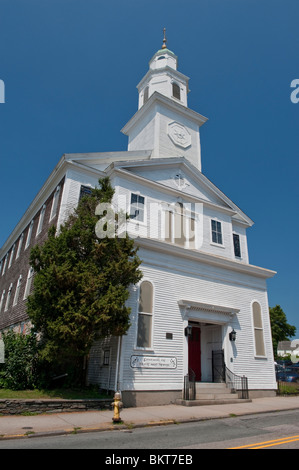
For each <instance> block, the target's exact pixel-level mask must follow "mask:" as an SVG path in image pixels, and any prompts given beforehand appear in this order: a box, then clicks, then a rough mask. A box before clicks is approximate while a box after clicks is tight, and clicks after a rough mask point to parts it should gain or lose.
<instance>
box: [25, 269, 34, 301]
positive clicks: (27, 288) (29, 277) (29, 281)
mask: <svg viewBox="0 0 299 470" xmlns="http://www.w3.org/2000/svg"><path fill="white" fill-rule="evenodd" d="M33 274H34V270H33V268H32V267H30V268H29V271H28V275H27V281H26V286H25V292H24V300H26V299H27V297H28V295H29V294H30V289H31V284H32V279H33Z"/></svg>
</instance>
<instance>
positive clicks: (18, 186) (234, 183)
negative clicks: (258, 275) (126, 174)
mask: <svg viewBox="0 0 299 470" xmlns="http://www.w3.org/2000/svg"><path fill="white" fill-rule="evenodd" d="M298 17H299V2H298V0H285V1H284V2H283V1H281V0H184V2H182V1H178V0H151V1H145V0H125V1H124V0H109V1H102V0H26V1H25V0H0V79H1V80H3V81H4V83H5V103H4V104H0V176H1V185H0V201H1V204H0V213H1V230H0V246H1V245H2V244H3V243H4V242H5V240H6V238H7V237H8V236H9V234H10V232H11V230H12V229H13V228H14V227H15V225H16V224H17V222H18V221H19V219H20V217H21V216H22V215H23V214H24V212H25V211H26V209H27V207H28V205H29V204H30V202H31V201H32V199H33V198H34V196H35V195H36V193H37V192H38V190H39V189H40V188H41V186H42V185H43V183H44V182H45V180H46V178H47V177H48V175H49V173H50V172H51V171H52V170H53V168H54V167H55V165H56V164H57V162H58V160H59V159H60V157H61V156H62V155H63V154H64V153H72V152H74V153H76V152H97V151H99V152H103V151H114V150H115V151H117V150H126V148H127V137H126V136H124V135H123V134H121V132H120V129H121V128H122V127H123V126H124V124H126V122H127V121H128V120H129V119H130V118H131V117H132V115H133V114H134V113H135V112H136V110H137V98H138V96H137V89H136V85H137V83H138V82H139V81H140V79H141V78H142V77H143V75H144V74H145V73H146V72H147V70H148V62H149V60H150V59H151V57H152V56H153V55H154V53H155V52H156V51H157V50H158V49H160V47H161V45H162V39H163V34H162V30H163V28H164V27H166V29H167V38H168V47H169V49H171V50H172V51H173V52H175V54H177V55H178V58H179V70H180V71H181V72H182V73H184V74H186V75H187V76H189V77H190V89H191V92H190V94H189V97H188V105H189V107H190V108H192V109H194V110H195V111H197V112H199V113H200V114H203V115H204V116H206V117H208V118H209V121H208V122H207V123H206V124H205V125H204V126H203V127H202V130H201V142H202V163H203V168H202V170H203V173H204V174H205V175H206V176H207V177H208V178H209V179H210V180H211V181H212V182H213V183H214V184H216V185H217V186H218V187H219V188H220V189H221V190H222V191H223V192H224V193H225V194H226V195H227V196H228V197H230V198H231V199H232V200H233V201H234V202H235V203H236V204H237V205H238V206H239V207H240V208H241V209H242V210H243V211H244V212H245V213H246V214H247V215H248V216H249V217H250V218H252V219H253V220H254V222H255V225H254V226H253V227H252V228H251V229H249V230H248V245H249V255H250V262H251V263H252V264H256V265H258V266H262V267H265V268H269V269H273V270H275V271H277V273H278V274H277V275H276V276H275V278H273V279H271V280H269V282H268V293H269V304H270V306H274V305H276V304H280V305H281V307H282V308H283V310H284V311H285V313H286V315H287V319H288V322H289V323H290V324H292V325H295V326H296V327H297V334H296V337H299V300H298V297H297V289H298V288H299V268H298V266H299V264H298V252H299V250H298V247H299V244H298V240H297V236H298V234H299V222H298V200H299V197H298V196H299V189H298V170H299V163H298V149H299V145H298V144H299V103H298V104H294V103H292V102H291V99H290V95H291V92H292V89H291V87H290V84H291V82H292V80H294V79H299V69H298V50H299V35H298Z"/></svg>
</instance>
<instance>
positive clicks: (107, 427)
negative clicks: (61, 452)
mask: <svg viewBox="0 0 299 470" xmlns="http://www.w3.org/2000/svg"><path fill="white" fill-rule="evenodd" d="M295 409H299V407H295V408H284V409H273V410H263V411H261V410H258V411H245V412H239V413H236V414H234V413H230V414H228V415H226V416H207V417H200V418H187V419H162V420H160V421H148V422H143V423H133V422H130V421H128V422H125V421H124V422H123V423H122V424H110V423H105V424H103V425H102V426H101V427H98V428H97V427H96V428H81V427H74V428H68V429H62V430H57V431H41V432H34V431H32V432H30V431H29V432H28V433H24V434H7V435H3V434H2V435H0V442H1V441H5V440H10V439H33V438H35V437H52V436H62V435H69V434H81V433H88V432H104V431H128V432H130V431H132V430H134V429H137V428H146V427H156V426H167V425H170V424H185V423H196V422H200V421H209V420H213V419H225V418H237V417H239V416H248V415H255V414H264V413H277V412H279V411H292V410H295Z"/></svg>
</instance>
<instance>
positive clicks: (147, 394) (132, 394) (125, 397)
mask: <svg viewBox="0 0 299 470" xmlns="http://www.w3.org/2000/svg"><path fill="white" fill-rule="evenodd" d="M179 398H182V391H181V390H165V391H156V390H154V391H152V390H149V391H134V390H124V391H122V392H121V399H122V402H123V404H124V406H125V407H127V408H130V407H136V406H156V405H170V404H171V403H175V402H176V400H177V399H179Z"/></svg>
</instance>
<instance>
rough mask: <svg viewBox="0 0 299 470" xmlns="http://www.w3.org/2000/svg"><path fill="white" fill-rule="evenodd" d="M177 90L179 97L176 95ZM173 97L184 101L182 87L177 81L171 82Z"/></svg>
mask: <svg viewBox="0 0 299 470" xmlns="http://www.w3.org/2000/svg"><path fill="white" fill-rule="evenodd" d="M175 90H176V92H177V94H178V95H179V97H177V96H175ZM171 91H172V98H175V99H176V100H178V101H182V93H181V87H180V85H179V84H178V83H177V82H172V84H171Z"/></svg>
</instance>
